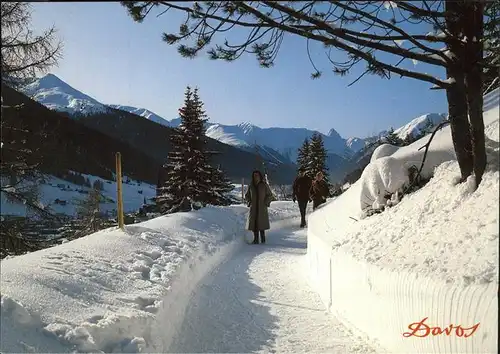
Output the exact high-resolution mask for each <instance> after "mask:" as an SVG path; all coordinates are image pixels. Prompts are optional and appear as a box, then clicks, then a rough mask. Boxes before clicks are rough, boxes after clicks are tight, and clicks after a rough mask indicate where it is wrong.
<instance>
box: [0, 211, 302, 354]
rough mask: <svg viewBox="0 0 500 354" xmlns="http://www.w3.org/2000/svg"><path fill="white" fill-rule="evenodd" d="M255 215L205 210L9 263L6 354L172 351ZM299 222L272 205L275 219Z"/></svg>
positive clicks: (4, 303) (4, 267)
mask: <svg viewBox="0 0 500 354" xmlns="http://www.w3.org/2000/svg"><path fill="white" fill-rule="evenodd" d="M247 212H248V208H246V207H244V206H231V207H224V208H216V207H207V208H203V209H201V210H199V211H195V212H190V213H178V214H172V215H168V216H163V217H159V218H156V219H153V220H149V221H146V222H143V223H140V224H134V225H130V226H126V228H125V231H124V232H123V231H120V230H117V229H108V230H104V231H100V232H98V233H95V234H92V235H89V236H87V237H84V238H80V239H77V240H74V241H71V242H68V243H65V244H62V245H59V246H56V247H53V248H49V249H44V250H41V251H37V252H33V253H30V254H27V255H23V256H17V257H12V258H9V259H5V260H3V261H2V262H1V271H2V277H1V289H2V297H1V329H0V330H1V338H2V341H1V344H0V351H2V352H26V351H35V352H70V351H74V350H77V351H80V352H89V351H91V352H101V351H104V352H139V351H145V350H146V351H159V352H162V351H165V350H166V349H165V348H168V346H169V344H170V341H171V339H172V336H173V335H174V333H175V332H176V331H177V330H178V327H179V325H180V324H181V323H182V320H183V316H184V311H185V309H186V307H187V306H188V302H189V297H190V293H191V291H193V290H194V288H195V287H196V285H197V283H198V282H199V280H200V279H202V278H203V276H204V275H205V274H206V273H207V272H210V271H211V270H212V269H213V268H214V267H216V266H217V265H218V264H219V263H220V262H222V261H223V260H224V259H225V258H226V257H228V256H229V254H230V253H231V252H233V251H235V250H236V248H237V247H239V246H241V245H243V244H244V243H243V238H244V236H245V231H244V226H245V220H246V214H247ZM297 213H298V208H297V207H296V206H295V205H294V204H293V203H286V202H275V203H272V204H271V209H270V215H271V216H270V217H271V220H277V219H283V218H287V217H294V216H296V215H297Z"/></svg>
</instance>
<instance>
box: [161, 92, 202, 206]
mask: <svg viewBox="0 0 500 354" xmlns="http://www.w3.org/2000/svg"><path fill="white" fill-rule="evenodd" d="M198 101H199V100H198ZM179 116H180V118H181V124H180V125H179V127H178V128H177V129H176V130H175V133H174V134H172V135H171V137H170V140H171V143H172V151H170V152H169V153H168V155H167V163H166V164H165V167H166V169H167V176H166V181H165V184H164V186H163V187H161V189H160V195H159V196H158V197H157V203H158V205H159V207H160V210H161V211H162V212H163V213H172V212H177V211H190V210H192V209H193V208H194V209H198V208H200V207H202V206H203V205H204V199H206V197H205V196H204V194H205V193H206V191H207V190H208V189H209V187H210V185H209V181H208V178H207V174H208V173H209V171H207V170H208V169H207V167H206V166H207V161H206V160H207V158H206V154H205V153H204V151H203V148H204V146H203V145H204V143H205V132H204V122H205V121H206V118H205V115H204V112H203V109H202V106H201V105H200V102H196V101H195V97H194V93H193V92H192V91H191V88H190V87H187V89H186V93H185V98H184V106H183V107H182V108H181V109H179ZM204 197H205V198H204Z"/></svg>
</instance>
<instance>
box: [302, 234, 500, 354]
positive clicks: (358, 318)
mask: <svg viewBox="0 0 500 354" xmlns="http://www.w3.org/2000/svg"><path fill="white" fill-rule="evenodd" d="M329 249H331V248H329V247H328V245H327V244H325V243H324V241H323V240H321V238H319V237H317V236H315V235H314V234H312V233H308V259H309V266H310V270H311V279H312V281H313V284H314V286H315V288H316V290H317V291H318V293H319V294H320V297H321V299H322V300H323V302H324V303H325V305H326V306H327V308H328V309H329V310H330V311H331V312H332V313H333V314H335V315H336V316H337V317H338V318H339V319H341V320H342V321H343V322H344V323H345V324H346V325H347V326H349V327H350V328H351V329H353V330H355V331H358V334H359V335H362V336H365V337H366V338H367V339H368V340H376V341H377V342H378V344H379V345H380V346H381V347H383V348H385V349H387V350H388V351H390V352H393V353H496V352H497V333H498V302H497V294H498V285H497V284H496V283H489V284H484V285H473V286H467V287H462V286H458V285H453V284H451V285H450V284H444V283H442V282H440V281H436V280H433V279H431V278H429V277H426V276H419V275H418V273H410V272H407V271H401V272H393V271H388V270H384V269H378V268H377V267H375V266H373V265H370V264H368V263H365V262H361V261H358V260H355V259H353V258H352V257H351V256H350V255H348V254H346V253H344V252H330V251H329ZM426 317H428V319H427V320H426V321H425V322H424V323H425V324H427V325H428V326H429V327H436V326H439V327H441V328H442V329H444V328H448V327H449V325H454V326H458V325H460V326H462V328H464V329H465V330H464V332H463V333H464V334H467V335H468V334H470V333H472V332H473V329H467V328H471V327H473V326H474V325H476V324H479V326H478V327H477V329H476V330H475V333H473V334H472V335H471V336H469V337H468V338H465V337H460V336H459V334H460V335H462V333H461V331H460V330H458V332H457V330H456V329H453V330H452V332H451V334H450V335H449V336H448V335H446V334H445V333H443V334H441V335H436V336H434V335H432V333H431V334H429V335H428V336H426V337H423V338H420V337H416V336H411V337H405V336H404V335H403V333H406V332H409V333H411V332H412V330H411V329H410V328H409V326H410V325H411V324H412V323H416V322H420V321H421V320H423V319H424V318H426ZM414 326H416V325H414ZM412 328H414V329H415V328H418V327H412ZM420 329H421V330H418V331H417V332H416V335H419V336H423V335H425V334H426V330H425V326H422V327H420ZM434 331H435V330H434Z"/></svg>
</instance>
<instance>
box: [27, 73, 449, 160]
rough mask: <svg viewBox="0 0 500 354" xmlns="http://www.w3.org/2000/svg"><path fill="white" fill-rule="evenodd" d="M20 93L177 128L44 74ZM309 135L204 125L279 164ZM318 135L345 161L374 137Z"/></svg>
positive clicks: (423, 120) (62, 106)
mask: <svg viewBox="0 0 500 354" xmlns="http://www.w3.org/2000/svg"><path fill="white" fill-rule="evenodd" d="M23 91H24V93H25V94H27V95H29V96H31V97H32V98H33V99H35V100H36V101H38V102H40V103H42V104H43V105H45V106H47V107H48V108H50V109H54V110H58V111H66V112H70V113H83V114H90V113H96V112H102V111H105V110H106V109H109V107H111V108H114V109H119V110H123V111H127V112H130V113H134V114H136V115H139V116H142V117H144V118H146V119H149V120H151V121H153V122H156V123H158V124H162V125H165V126H169V127H177V126H178V125H179V123H180V119H179V118H174V119H172V120H168V119H165V118H164V117H161V116H159V115H158V114H156V113H154V112H151V111H150V110H148V109H146V108H138V107H132V106H123V105H117V104H103V103H100V102H98V101H97V100H95V99H93V98H92V97H90V96H88V95H85V94H84V93H82V92H80V91H78V90H76V89H75V88H73V87H71V86H70V85H68V84H67V83H65V82H64V81H62V80H61V79H59V78H58V77H57V76H55V75H53V74H48V75H46V76H44V77H42V78H40V79H38V80H36V81H34V82H33V83H31V84H30V85H28V86H26V87H25V89H24V90H23ZM444 118H445V116H444V115H443V114H436V113H429V114H425V115H422V116H420V117H417V118H415V119H413V120H411V121H410V122H408V123H407V124H405V125H403V126H402V127H399V128H397V129H395V131H394V132H395V133H396V134H398V136H399V137H401V138H402V139H403V138H405V137H406V135H407V134H412V135H413V136H415V135H417V134H419V133H420V131H421V130H422V129H424V128H425V127H428V124H432V125H435V124H438V123H439V122H440V121H442V120H443V119H444ZM313 133H314V131H312V130H309V129H306V128H279V127H274V128H260V127H258V126H255V125H253V124H251V123H249V122H243V123H240V124H237V125H224V124H219V123H215V122H208V123H207V136H208V137H210V138H213V139H216V140H219V141H220V142H222V143H225V144H228V145H232V146H235V147H238V148H241V149H244V150H250V149H255V148H258V149H259V150H260V151H261V152H265V151H267V153H268V154H269V155H272V156H274V157H275V158H276V159H277V160H280V161H282V160H283V157H284V158H285V159H286V160H289V161H290V162H294V161H295V160H296V157H297V149H298V148H299V147H300V146H301V145H302V143H303V142H304V140H305V139H306V138H309V137H311V136H312V134H313ZM386 133H387V132H386V131H383V132H380V133H379V134H378V136H383V135H385V134H386ZM322 136H323V140H324V144H325V147H326V149H327V150H328V152H329V153H330V154H335V155H338V156H340V157H342V158H346V159H347V158H350V157H352V155H354V154H355V153H356V152H358V151H360V150H361V149H362V148H363V147H364V146H365V145H366V144H367V143H368V142H370V141H372V140H373V139H374V137H369V138H357V137H350V138H347V139H345V138H343V137H341V136H340V134H339V133H338V132H337V131H336V130H335V129H331V130H330V131H329V132H328V134H322ZM279 155H281V156H279Z"/></svg>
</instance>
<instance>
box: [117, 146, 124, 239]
mask: <svg viewBox="0 0 500 354" xmlns="http://www.w3.org/2000/svg"><path fill="white" fill-rule="evenodd" d="M116 191H117V198H116V202H117V213H118V227H119V228H120V229H122V230H123V196H122V155H121V154H120V153H119V152H117V153H116Z"/></svg>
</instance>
